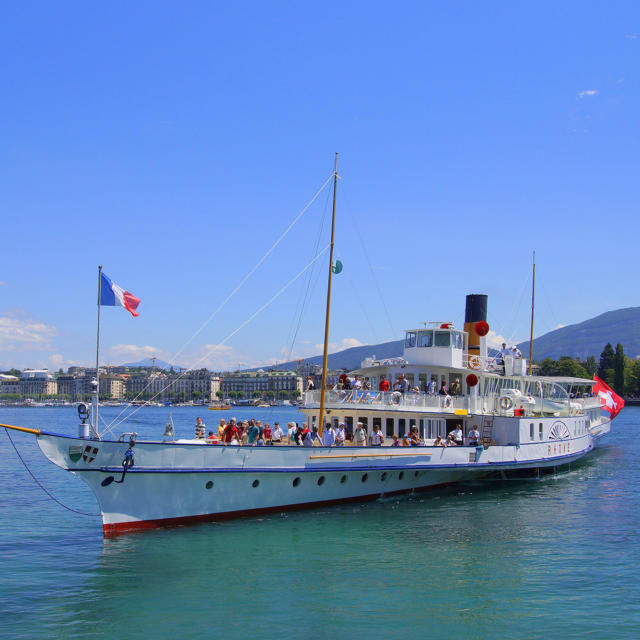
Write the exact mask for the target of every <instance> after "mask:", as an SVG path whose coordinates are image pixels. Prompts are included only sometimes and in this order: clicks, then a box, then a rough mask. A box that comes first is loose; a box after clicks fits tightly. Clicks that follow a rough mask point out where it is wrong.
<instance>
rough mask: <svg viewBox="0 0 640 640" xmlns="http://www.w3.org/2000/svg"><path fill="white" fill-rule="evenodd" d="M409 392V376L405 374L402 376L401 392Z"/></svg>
mask: <svg viewBox="0 0 640 640" xmlns="http://www.w3.org/2000/svg"><path fill="white" fill-rule="evenodd" d="M408 390H409V381H408V380H407V376H405V375H404V373H401V374H400V391H401V392H402V393H406V392H407V391H408Z"/></svg>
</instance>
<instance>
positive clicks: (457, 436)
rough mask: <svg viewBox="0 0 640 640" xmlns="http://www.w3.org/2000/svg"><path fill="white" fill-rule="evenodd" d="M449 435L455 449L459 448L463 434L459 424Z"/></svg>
mask: <svg viewBox="0 0 640 640" xmlns="http://www.w3.org/2000/svg"><path fill="white" fill-rule="evenodd" d="M449 435H450V436H451V437H452V438H453V441H454V442H455V443H456V446H457V447H461V446H462V445H463V442H462V439H463V438H464V432H463V431H462V427H461V426H460V425H459V424H457V425H456V428H455V429H454V430H453V431H450V432H449Z"/></svg>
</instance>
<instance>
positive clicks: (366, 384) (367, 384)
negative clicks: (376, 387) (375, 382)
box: [362, 378, 371, 391]
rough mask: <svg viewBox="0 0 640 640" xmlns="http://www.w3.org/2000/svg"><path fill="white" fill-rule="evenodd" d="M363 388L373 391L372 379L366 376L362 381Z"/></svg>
mask: <svg viewBox="0 0 640 640" xmlns="http://www.w3.org/2000/svg"><path fill="white" fill-rule="evenodd" d="M362 390H363V391H371V380H369V378H365V379H364V380H363V381H362Z"/></svg>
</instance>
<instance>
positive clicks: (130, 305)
mask: <svg viewBox="0 0 640 640" xmlns="http://www.w3.org/2000/svg"><path fill="white" fill-rule="evenodd" d="M100 304H101V305H103V306H105V307H124V308H125V309H126V310H127V311H128V312H129V313H130V314H131V315H132V316H139V315H140V314H139V313H136V309H137V308H138V305H139V304H140V298H136V297H135V296H134V295H133V294H132V293H129V292H128V291H125V290H124V289H123V288H122V287H119V286H118V285H117V284H115V283H113V282H111V280H110V278H108V277H107V276H106V275H105V274H104V272H103V271H101V272H100Z"/></svg>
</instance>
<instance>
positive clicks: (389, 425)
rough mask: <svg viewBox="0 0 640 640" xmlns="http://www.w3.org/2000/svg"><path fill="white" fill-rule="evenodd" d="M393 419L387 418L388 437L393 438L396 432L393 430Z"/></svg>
mask: <svg viewBox="0 0 640 640" xmlns="http://www.w3.org/2000/svg"><path fill="white" fill-rule="evenodd" d="M393 426H394V425H393V418H387V435H388V436H389V437H391V436H392V435H393V434H394V433H395V431H394V430H393Z"/></svg>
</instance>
